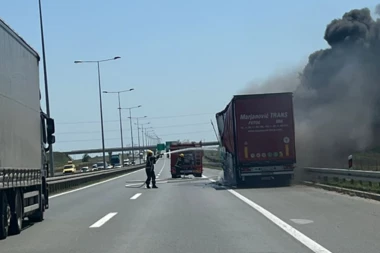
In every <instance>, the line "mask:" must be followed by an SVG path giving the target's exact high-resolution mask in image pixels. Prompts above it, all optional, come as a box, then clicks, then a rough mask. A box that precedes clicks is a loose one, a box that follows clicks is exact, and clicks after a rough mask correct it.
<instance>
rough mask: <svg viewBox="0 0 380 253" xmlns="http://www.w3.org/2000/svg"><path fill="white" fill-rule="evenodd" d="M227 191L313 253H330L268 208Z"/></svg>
mask: <svg viewBox="0 0 380 253" xmlns="http://www.w3.org/2000/svg"><path fill="white" fill-rule="evenodd" d="M209 180H210V181H211V182H216V181H215V180H213V179H210V178H209ZM227 191H228V192H229V193H231V194H232V195H234V196H235V197H237V198H238V199H240V200H242V201H243V202H245V203H246V204H247V205H249V206H250V207H252V208H253V209H255V210H256V211H258V212H259V213H261V214H262V215H264V216H265V217H266V218H267V219H269V220H270V221H271V222H273V223H274V224H275V225H277V226H279V227H280V228H281V229H283V230H284V231H285V232H286V233H288V234H289V235H291V236H292V237H293V238H295V239H296V240H298V241H299V242H300V243H302V244H303V245H305V246H306V247H308V248H309V249H310V250H312V251H313V252H315V253H332V252H331V251H329V250H328V249H326V248H324V247H323V246H322V245H320V244H318V243H317V242H316V241H313V240H312V239H310V238H309V237H307V236H306V235H304V234H302V233H301V232H300V231H298V230H297V229H295V228H293V227H292V226H290V225H289V224H287V223H286V222H284V221H283V220H281V219H280V218H278V217H277V216H275V215H274V214H272V213H271V212H269V211H268V210H266V209H264V208H263V207H261V206H259V205H258V204H256V203H255V202H253V201H252V200H250V199H248V198H246V197H244V196H243V195H241V194H240V193H238V192H236V191H234V190H232V189H227Z"/></svg>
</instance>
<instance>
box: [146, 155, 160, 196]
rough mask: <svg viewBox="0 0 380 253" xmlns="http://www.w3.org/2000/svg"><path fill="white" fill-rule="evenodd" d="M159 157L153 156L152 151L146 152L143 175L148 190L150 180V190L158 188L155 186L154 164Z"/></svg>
mask: <svg viewBox="0 0 380 253" xmlns="http://www.w3.org/2000/svg"><path fill="white" fill-rule="evenodd" d="M158 158H159V156H157V157H156V156H154V155H153V151H151V150H148V151H147V156H146V164H145V173H146V177H147V179H146V181H145V184H146V188H148V189H150V186H149V185H150V181H151V180H152V188H158V187H157V186H156V174H155V173H154V164H155V163H156V161H157V160H158Z"/></svg>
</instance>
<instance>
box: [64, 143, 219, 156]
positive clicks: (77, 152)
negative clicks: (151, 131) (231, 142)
mask: <svg viewBox="0 0 380 253" xmlns="http://www.w3.org/2000/svg"><path fill="white" fill-rule="evenodd" d="M218 145H219V143H218V142H217V141H211V142H202V146H218ZM156 147H157V146H156V145H154V146H152V145H150V146H140V147H139V146H135V147H133V148H132V147H124V148H123V149H122V148H121V147H118V148H106V149H105V152H108V153H112V152H121V150H123V151H138V150H145V149H152V150H153V149H156ZM102 152H103V150H102V149H101V148H96V149H79V150H71V151H63V152H62V153H65V154H67V155H80V154H95V153H102Z"/></svg>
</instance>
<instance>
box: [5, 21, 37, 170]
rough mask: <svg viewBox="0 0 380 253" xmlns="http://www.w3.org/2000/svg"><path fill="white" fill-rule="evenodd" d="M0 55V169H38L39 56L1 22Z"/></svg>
mask: <svg viewBox="0 0 380 253" xmlns="http://www.w3.org/2000/svg"><path fill="white" fill-rule="evenodd" d="M0 55H1V60H0V115H1V117H0V147H2V148H0V167H16V168H29V169H32V168H36V169H39V168H41V152H42V151H41V136H40V134H41V133H40V104H39V101H40V100H39V96H40V94H39V77H38V74H39V69H38V60H39V57H38V55H37V54H35V53H33V52H32V51H31V50H30V48H28V47H26V46H25V45H24V44H23V41H22V40H21V39H20V38H17V37H16V36H15V35H14V34H12V32H10V29H9V28H8V27H7V26H6V25H5V24H4V23H2V22H1V20H0Z"/></svg>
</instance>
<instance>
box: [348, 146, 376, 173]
mask: <svg viewBox="0 0 380 253" xmlns="http://www.w3.org/2000/svg"><path fill="white" fill-rule="evenodd" d="M352 156H353V159H352V160H353V168H354V169H355V170H375V171H378V170H380V147H377V148H374V149H372V150H368V151H365V152H358V153H355V154H353V155H352Z"/></svg>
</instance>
